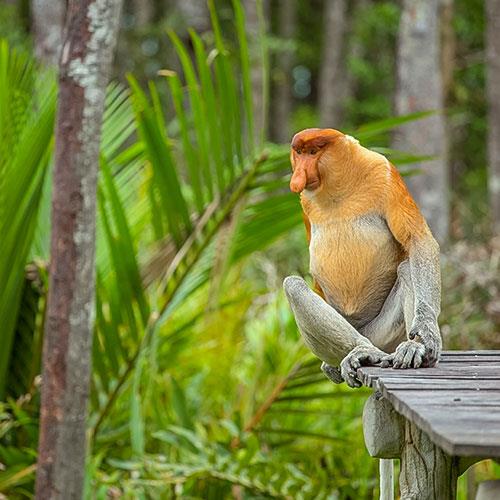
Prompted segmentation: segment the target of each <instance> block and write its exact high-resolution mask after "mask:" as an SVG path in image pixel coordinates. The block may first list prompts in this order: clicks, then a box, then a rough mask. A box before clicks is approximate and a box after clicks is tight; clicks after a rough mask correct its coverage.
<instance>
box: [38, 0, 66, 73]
mask: <svg viewBox="0 0 500 500" xmlns="http://www.w3.org/2000/svg"><path fill="white" fill-rule="evenodd" d="M65 15H66V0H32V3H31V17H32V29H33V36H34V42H35V53H36V56H37V58H38V59H39V60H40V61H43V62H45V63H47V64H50V65H53V66H55V65H56V64H57V62H58V60H59V53H60V50H61V45H62V31H63V26H64V17H65Z"/></svg>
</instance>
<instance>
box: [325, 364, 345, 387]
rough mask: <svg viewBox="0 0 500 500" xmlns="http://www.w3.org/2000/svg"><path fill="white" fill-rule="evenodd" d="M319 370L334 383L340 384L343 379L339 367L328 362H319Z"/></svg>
mask: <svg viewBox="0 0 500 500" xmlns="http://www.w3.org/2000/svg"><path fill="white" fill-rule="evenodd" d="M321 371H322V372H323V373H324V374H325V375H326V376H327V377H328V378H329V379H330V380H331V381H332V382H333V383H334V384H341V383H342V382H343V381H344V379H343V378H342V373H341V371H340V368H337V367H336V366H330V365H329V364H328V363H325V362H324V361H323V363H321Z"/></svg>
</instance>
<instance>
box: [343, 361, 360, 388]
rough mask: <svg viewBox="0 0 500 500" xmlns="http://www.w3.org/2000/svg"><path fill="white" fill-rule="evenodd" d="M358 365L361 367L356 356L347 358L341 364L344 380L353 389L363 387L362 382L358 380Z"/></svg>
mask: <svg viewBox="0 0 500 500" xmlns="http://www.w3.org/2000/svg"><path fill="white" fill-rule="evenodd" d="M356 365H359V366H361V365H360V364H359V361H358V360H357V358H356V357H354V356H347V357H345V358H344V359H343V361H342V363H340V373H341V374H342V378H343V379H344V380H345V382H346V384H347V385H348V386H349V387H352V388H357V387H361V382H360V381H359V380H358V378H357V372H356V370H357V368H356Z"/></svg>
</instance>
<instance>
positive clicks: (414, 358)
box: [360, 261, 425, 369]
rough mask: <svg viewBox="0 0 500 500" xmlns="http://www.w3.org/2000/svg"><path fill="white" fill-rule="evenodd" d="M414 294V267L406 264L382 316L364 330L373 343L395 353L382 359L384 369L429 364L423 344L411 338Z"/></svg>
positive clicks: (389, 296)
mask: <svg viewBox="0 0 500 500" xmlns="http://www.w3.org/2000/svg"><path fill="white" fill-rule="evenodd" d="M414 304H415V299H414V292H413V286H412V282H411V275H410V264H409V262H408V261H404V262H402V263H401V264H400V265H399V267H398V277H397V279H396V283H395V284H394V286H393V288H392V290H391V292H390V293H389V295H388V297H387V299H386V301H385V303H384V305H383V307H382V309H381V310H380V313H379V314H378V315H377V316H376V317H375V318H374V319H373V320H372V321H371V322H370V323H368V324H367V325H365V326H364V327H363V328H361V329H360V333H362V334H363V335H365V336H366V337H367V338H369V339H370V340H371V342H372V343H373V344H374V345H376V346H377V347H379V348H380V349H383V350H384V351H388V352H392V354H390V355H388V356H386V357H385V358H384V359H383V360H382V366H392V367H393V368H402V369H405V368H419V367H420V366H422V365H423V364H424V361H425V347H424V345H423V344H422V343H420V342H416V341H415V340H412V339H410V340H405V339H407V338H408V337H407V332H410V328H411V325H412V323H413V317H414Z"/></svg>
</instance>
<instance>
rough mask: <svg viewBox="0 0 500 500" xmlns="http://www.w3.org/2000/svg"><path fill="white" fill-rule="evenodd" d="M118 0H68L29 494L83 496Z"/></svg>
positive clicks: (43, 498) (41, 498) (44, 498)
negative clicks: (101, 164)
mask: <svg viewBox="0 0 500 500" xmlns="http://www.w3.org/2000/svg"><path fill="white" fill-rule="evenodd" d="M120 7H121V0H71V1H70V3H69V8H68V16H67V24H66V29H65V33H66V38H65V41H64V44H63V48H62V56H61V62H60V68H59V69H60V74H59V102H58V117H57V122H56V150H55V167H54V179H53V183H54V184H53V198H52V239H51V267H50V285H49V297H48V306H47V307H48V309H47V319H46V325H45V338H44V352H43V369H42V402H41V416H40V420H41V423H40V442H39V455H38V466H37V478H36V498H37V499H38V500H49V499H58V500H59V499H60V500H69V499H81V498H82V489H83V478H84V471H85V453H86V415H87V403H88V393H89V385H90V380H89V379H90V367H91V344H92V329H93V317H94V313H93V309H94V282H95V276H94V265H95V262H94V256H95V205H96V182H97V172H98V161H99V144H100V134H101V122H102V115H103V109H104V98H105V91H106V85H107V82H108V74H109V71H110V67H111V62H112V55H113V50H114V46H115V42H116V36H117V32H118V25H119V15H120Z"/></svg>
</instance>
